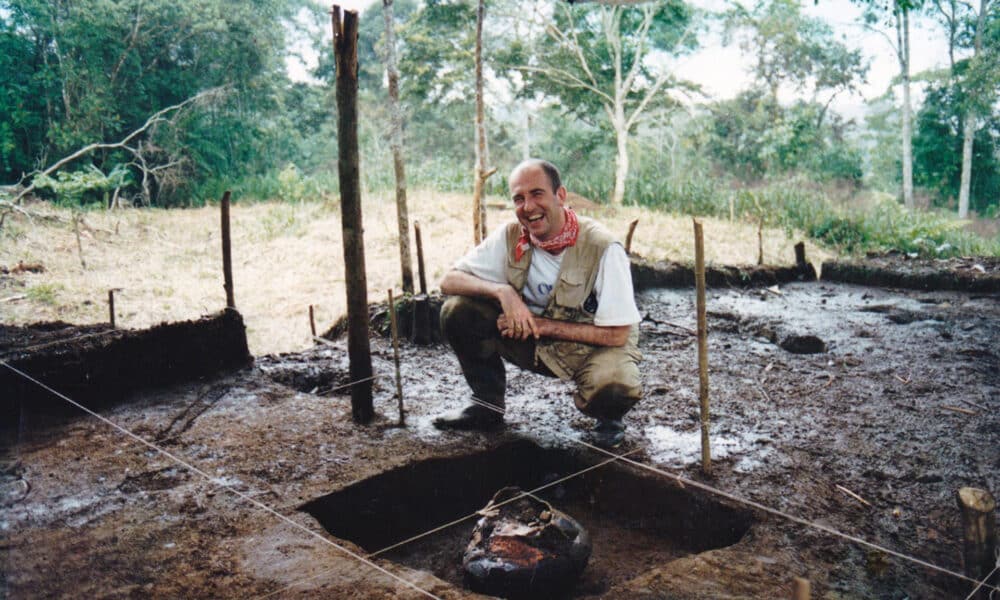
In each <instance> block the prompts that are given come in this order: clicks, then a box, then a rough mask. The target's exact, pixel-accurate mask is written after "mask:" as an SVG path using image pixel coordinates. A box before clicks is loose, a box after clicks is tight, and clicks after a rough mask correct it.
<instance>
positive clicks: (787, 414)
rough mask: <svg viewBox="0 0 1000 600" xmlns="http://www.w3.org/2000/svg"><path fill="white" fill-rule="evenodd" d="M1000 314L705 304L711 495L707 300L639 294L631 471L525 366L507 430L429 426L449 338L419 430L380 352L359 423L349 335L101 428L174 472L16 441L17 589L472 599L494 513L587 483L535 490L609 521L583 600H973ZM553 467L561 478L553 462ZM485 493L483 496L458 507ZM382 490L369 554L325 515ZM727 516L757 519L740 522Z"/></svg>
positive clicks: (869, 295)
mask: <svg viewBox="0 0 1000 600" xmlns="http://www.w3.org/2000/svg"><path fill="white" fill-rule="evenodd" d="M998 300H1000V296H997V295H996V294H992V293H981V292H963V291H912V290H902V289H895V290H889V289H878V288H867V287H861V286H857V285H853V284H843V283H831V282H825V281H819V282H797V283H790V284H786V285H782V286H780V287H771V288H768V289H735V288H733V289H715V290H709V294H708V326H709V362H710V365H711V375H710V392H711V403H712V405H711V413H712V415H711V426H710V432H711V443H712V456H713V461H712V473H711V475H710V476H709V475H705V474H703V473H702V471H701V468H700V456H701V451H700V445H699V444H700V442H699V440H700V433H699V431H700V426H699V416H698V372H697V359H696V342H695V337H694V336H693V334H692V331H693V330H694V329H695V320H694V313H695V310H694V292H693V290H690V289H658V290H646V291H643V292H641V293H640V294H639V303H640V310H641V312H642V314H643V315H644V319H643V321H642V324H641V342H640V347H641V349H642V350H643V352H644V355H645V359H644V363H643V377H644V385H645V399H644V400H643V401H642V402H641V403H640V404H639V405H637V406H636V408H635V409H634V410H633V411H632V412H630V413H629V414H628V415H627V417H626V420H625V422H626V425H627V434H628V438H627V441H626V444H625V445H624V446H623V447H622V448H620V449H619V450H617V451H616V452H619V453H629V454H628V456H627V461H628V462H626V461H624V460H623V461H619V463H618V464H606V465H600V463H601V462H603V461H605V460H607V459H608V456H607V455H606V454H603V453H600V452H597V451H596V450H594V449H592V448H590V447H587V446H585V445H584V444H582V443H581V441H582V440H584V439H585V435H586V433H587V431H588V430H589V429H590V427H592V425H593V422H592V420H590V419H588V418H586V417H584V416H582V415H581V414H580V413H578V412H577V411H576V410H575V408H574V407H573V403H572V400H571V392H572V389H571V387H570V385H569V384H567V383H565V382H559V381H557V380H554V379H547V378H545V377H543V376H540V375H536V374H533V373H528V372H523V371H520V370H518V369H517V368H514V367H511V368H510V369H509V371H508V385H509V394H508V413H507V427H506V429H505V430H503V431H500V432H496V433H488V434H481V433H455V432H450V433H443V432H439V431H437V430H436V429H434V428H433V426H432V425H431V420H432V419H433V418H434V417H435V416H436V415H438V414H439V413H441V412H443V411H445V410H450V409H454V408H459V407H461V406H463V404H464V402H465V400H466V397H467V390H466V386H465V383H464V381H463V380H462V377H461V375H460V373H459V369H458V364H457V361H456V360H455V358H454V357H453V355H452V354H451V353H450V351H449V349H448V348H447V347H446V346H444V345H441V344H434V345H430V346H415V345H412V344H410V343H407V342H404V343H403V344H402V345H401V347H400V361H401V366H400V370H401V374H402V389H403V395H404V400H405V404H406V411H407V412H406V425H405V427H399V426H398V425H397V419H398V414H397V400H396V398H395V390H396V385H395V381H394V372H395V370H394V364H393V350H392V345H391V343H390V342H389V341H388V340H387V339H385V338H383V337H375V338H373V340H372V349H373V357H372V360H373V365H374V371H375V373H376V374H377V376H378V379H377V380H376V385H375V388H374V393H375V408H376V412H377V417H376V420H375V422H374V423H372V424H370V425H366V426H359V425H356V424H354V423H352V422H351V420H350V414H351V410H350V397H349V389H347V388H344V387H342V386H343V385H344V384H346V383H348V381H347V379H348V378H347V367H348V359H347V356H346V341H344V340H338V341H334V342H331V343H330V344H324V345H320V346H317V347H315V348H313V349H310V350H308V351H305V352H301V353H295V354H287V355H277V356H265V357H260V358H258V359H257V360H256V361H255V363H254V365H253V366H251V367H247V368H244V369H242V370H239V371H236V372H231V373H228V374H225V375H222V376H216V377H211V378H207V379H204V380H199V381H193V382H190V383H185V384H181V385H176V386H172V387H169V388H159V389H155V390H151V391H144V392H138V393H134V394H132V396H131V397H130V398H129V402H128V403H126V404H121V405H118V406H115V407H113V408H110V409H107V410H105V411H104V412H103V413H102V415H103V416H104V417H106V418H107V419H109V420H110V421H113V422H114V423H116V424H117V425H119V426H121V427H122V428H124V429H127V430H128V431H130V432H132V433H134V434H135V435H137V436H139V437H141V438H142V439H144V440H146V441H148V442H150V443H152V444H155V445H156V446H158V447H159V448H161V449H162V450H163V452H161V451H157V450H154V449H153V448H152V447H150V446H147V445H143V444H141V443H139V442H138V441H136V440H135V439H133V438H130V437H128V436H127V435H125V434H123V433H122V432H121V431H119V430H117V429H115V428H113V427H112V426H111V425H109V424H108V423H105V422H102V421H99V420H98V419H96V418H94V417H90V416H81V417H80V418H79V419H76V420H73V421H70V422H69V423H65V422H64V423H61V424H57V425H52V426H48V427H46V426H42V425H39V424H37V423H19V424H15V427H14V428H13V429H12V430H10V431H9V432H8V433H7V434H6V438H5V439H6V440H8V442H10V443H9V444H8V445H7V446H5V448H4V449H5V453H6V457H5V458H6V461H5V463H4V464H3V465H2V469H3V470H2V473H0V506H2V509H0V531H2V532H3V535H2V537H0V544H2V552H0V560H2V561H3V563H2V568H0V578H2V579H0V593H2V594H6V595H7V596H9V597H12V598H25V597H108V598H125V597H143V598H147V597H157V598H179V597H186V598H196V597H227V598H228V597H241V598H243V597H292V598H296V597H328V598H372V599H374V598H419V597H441V598H465V597H474V595H473V594H471V593H470V592H468V591H466V590H464V589H463V588H462V587H461V585H462V582H461V576H460V574H459V573H458V569H460V565H461V555H462V552H463V551H464V549H465V544H466V543H467V541H468V535H469V534H470V533H471V531H472V528H473V526H474V524H475V520H476V519H477V518H478V516H477V515H475V512H474V511H475V510H476V509H477V508H481V507H482V506H484V505H485V504H486V502H487V501H488V500H489V498H490V497H491V496H492V495H493V493H495V491H496V490H497V489H499V488H500V487H502V486H503V485H507V484H511V483H516V484H521V487H522V488H524V489H532V488H530V487H528V486H527V485H524V484H532V483H535V484H537V485H538V486H542V485H547V484H550V483H552V482H553V481H555V480H556V479H558V478H561V477H566V476H569V475H572V474H573V473H575V472H577V471H579V470H581V469H584V468H592V469H591V470H590V471H588V472H587V474H586V475H585V476H580V477H578V478H572V479H569V480H567V482H566V483H565V484H560V485H561V486H563V487H560V486H550V487H548V488H546V490H544V492H542V491H540V492H539V493H540V494H542V495H544V496H545V499H546V500H547V501H549V502H552V503H553V506H555V507H556V508H558V509H559V510H563V511H565V512H567V513H568V514H570V515H571V516H573V517H574V518H575V519H577V520H578V521H580V522H581V523H582V524H583V525H584V526H585V527H593V529H594V542H595V547H594V552H593V556H592V563H591V565H590V566H588V570H587V571H585V572H584V575H583V577H582V578H581V580H580V582H579V583H578V584H577V586H575V587H574V588H573V589H567V590H566V591H565V597H568V598H616V599H617V598H778V597H789V594H790V589H791V584H792V578H793V577H795V576H800V577H805V578H807V579H809V580H810V581H811V582H812V590H813V597H814V598H829V599H837V598H895V599H900V600H902V599H903V598H911V599H912V598H956V597H957V598H962V597H965V595H966V594H967V593H968V591H969V589H970V587H969V586H968V584H967V583H966V582H964V581H963V580H961V579H959V578H957V577H955V576H954V575H951V574H948V573H945V572H944V571H943V570H946V571H953V572H961V570H962V564H961V544H960V515H959V511H958V509H957V507H956V503H955V492H956V491H957V490H958V489H959V488H961V487H963V486H974V487H980V488H984V489H987V490H991V491H992V492H993V493H994V494H996V493H997V492H998V491H1000V485H998V483H1000V481H998V473H1000V419H998V418H997V413H998V410H1000V368H998V367H1000V302H998ZM0 368H2V366H0ZM8 425H11V424H8ZM512 444H513V446H512ZM511 447H517V448H521V450H519V452H522V451H523V452H528V451H529V450H530V452H537V453H541V454H530V453H529V454H527V455H525V454H516V453H515V454H504V453H505V452H511V451H510V450H509V448H511ZM505 449H508V450H505ZM525 449H527V450H525ZM532 449H535V450H532ZM165 452H169V455H168V454H165ZM491 452H492V454H490V453H491ZM552 452H555V453H559V454H558V456H559V457H561V458H559V459H558V460H552V461H548V459H542V458H537V457H542V456H549V454H546V453H552ZM478 456H485V457H487V458H483V460H484V461H486V462H482V463H480V462H476V461H477V460H479V459H477V458H475V457H478ZM449 461H457V462H449ZM181 463H184V464H181ZM532 464H537V465H543V464H544V468H542V467H539V469H540V470H537V472H533V473H534V474H533V475H532V476H531V477H528V476H525V480H524V481H510V482H507V481H505V482H503V483H502V484H497V485H495V487H490V486H492V485H493V484H494V483H497V482H495V481H494V480H493V479H490V478H489V477H488V475H489V474H490V473H493V474H496V473H497V472H501V471H503V469H511V473H514V472H515V471H516V469H515V468H514V465H532ZM599 465H600V466H599ZM191 467H194V468H195V469H197V470H193V469H192V468H191ZM518 468H520V467H518ZM503 472H505V471H503ZM376 477H389V479H387V480H382V481H383V482H384V481H389V482H390V483H392V482H393V481H395V482H396V483H395V484H392V485H383V484H380V483H378V482H379V481H380V480H378V479H373V478H376ZM511 477H515V475H511ZM518 477H520V476H519V475H518ZM393 478H395V479H393ZM369 480H370V481H369ZM467 481H474V482H479V483H480V484H481V485H482V487H483V497H482V498H481V499H479V500H477V499H476V498H475V497H471V496H475V495H476V494H471V496H470V497H468V498H467V497H466V496H463V493H462V490H469V489H474V486H472V487H470V484H467V483H464V482H467ZM484 481H485V482H487V483H488V484H489V485H487V484H485V483H482V482H484ZM574 481H576V482H579V483H578V484H572V483H571V482H574ZM574 485H575V487H574ZM356 486H360V487H356ZM365 487H367V488H370V489H373V490H376V492H377V493H374V494H370V495H368V496H358V497H357V498H356V499H355V500H352V501H351V502H346V503H344V504H341V505H338V510H337V514H338V515H339V517H338V518H339V520H340V521H339V522H341V523H342V522H344V521H347V522H349V523H350V524H351V527H352V528H353V529H352V531H355V532H360V533H356V534H352V535H353V536H354V539H348V538H347V536H346V534H341V535H345V537H339V536H337V535H334V534H331V533H329V532H328V531H327V530H326V529H325V528H324V523H323V522H321V519H318V518H316V517H315V516H314V514H313V513H311V512H307V510H306V508H307V507H310V506H312V507H315V506H316V502H317V501H319V500H320V499H323V498H325V497H328V496H329V495H331V494H335V493H338V492H345V491H346V490H354V489H357V490H362V489H363V488H365ZM487 488H489V489H488V491H486V490H487ZM706 488H711V490H713V491H706ZM714 490H718V491H714ZM459 497H461V498H462V502H458V501H457V500H456V498H459ZM561 501H563V504H562V505H560V502H561ZM744 501H750V502H753V503H757V505H756V506H748V505H746V504H745V503H744ZM463 503H465V504H463ZM466 504H467V505H466ZM408 506H409V507H419V509H418V510H410V512H406V513H401V512H400V511H403V510H404V508H405V507H408ZM761 506H763V507H767V508H768V509H769V510H763V509H762V508H761ZM434 507H437V508H438V509H441V510H438V509H435V508H434ZM442 507H443V508H447V509H448V510H443V508H442ZM643 507H645V508H643ZM452 510H454V511H455V512H454V513H453V514H450V515H447V516H446V515H445V513H449V512H450V511H452ZM643 510H645V512H643ZM776 512H781V513H785V514H787V515H789V516H791V517H793V518H788V517H786V516H779V515H777V514H776ZM399 514H404V516H405V518H403V519H400V520H394V519H396V516H398V515H399ZM720 515H721V516H720ZM724 515H737V517H738V518H737V517H732V519H733V520H732V525H726V526H724V527H720V526H718V523H719V522H723V521H719V519H721V518H722V516H724ZM461 517H469V518H467V519H465V520H461V521H460V522H458V523H456V524H454V525H452V526H450V527H448V528H445V529H443V530H442V531H441V532H439V533H438V534H435V536H430V537H427V538H422V539H421V540H420V541H418V542H412V543H411V544H412V545H410V544H407V545H403V546H400V547H398V548H395V549H393V550H391V551H388V552H386V553H380V552H379V550H382V549H384V548H386V545H387V541H388V540H389V539H392V540H395V541H402V540H405V539H406V538H407V537H409V536H410V535H413V532H417V533H420V532H424V531H427V530H430V529H431V528H433V527H436V526H438V525H442V524H443V523H445V522H450V521H458V520H459V519H460V518H461ZM725 518H730V517H725ZM324 520H326V521H329V520H330V519H329V518H327V517H324ZM386 523H401V524H400V525H392V526H385V524H386ZM726 523H729V521H726ZM404 524H405V527H404ZM737 524H739V527H737ZM327 525H329V523H327ZM380 528H381V529H380ZM375 530H377V531H379V532H380V533H379V535H374V534H372V533H371V531H375ZM720 530H724V531H720ZM831 530H835V531H837V532H841V533H842V534H844V535H846V536H851V537H853V538H859V539H862V540H866V541H867V542H870V543H871V544H874V545H877V546H879V547H882V548H884V549H889V550H891V551H892V552H893V553H899V554H903V555H907V556H911V557H913V558H915V559H919V560H920V561H924V563H929V564H930V565H936V566H938V567H940V569H943V570H936V569H932V568H929V567H928V566H926V564H925V565H918V564H916V563H914V562H911V561H908V560H904V559H902V558H900V557H898V556H896V555H894V554H890V553H886V552H884V551H882V550H880V549H878V548H876V547H873V546H867V545H864V544H862V543H859V542H858V541H857V540H853V541H852V540H847V539H844V538H843V537H838V536H836V535H833V534H831V533H830V531H831ZM366 532H367V533H366ZM726 532H735V533H736V534H737V535H735V536H734V537H735V539H728V538H727V536H726V535H725V533H726ZM386 536H388V537H386ZM372 540H377V544H376V543H375V542H373V541H372ZM376 546H378V547H376ZM373 553H374V554H377V556H374V557H372V558H370V559H364V560H362V559H361V558H360V557H364V556H366V555H368V554H373ZM366 561H367V562H366ZM418 588H419V589H418Z"/></svg>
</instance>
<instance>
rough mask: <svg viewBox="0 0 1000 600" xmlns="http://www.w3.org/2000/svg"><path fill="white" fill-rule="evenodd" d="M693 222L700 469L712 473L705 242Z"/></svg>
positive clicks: (698, 227)
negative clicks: (709, 434)
mask: <svg viewBox="0 0 1000 600" xmlns="http://www.w3.org/2000/svg"><path fill="white" fill-rule="evenodd" d="M693 221H694V283H695V290H696V293H695V297H696V304H697V312H698V399H699V400H700V402H701V468H702V470H703V471H704V472H705V474H710V473H711V472H712V452H711V449H710V447H709V440H708V423H709V416H708V324H707V320H706V318H705V240H704V235H703V234H702V229H701V221H699V220H698V219H693Z"/></svg>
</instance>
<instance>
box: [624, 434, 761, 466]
mask: <svg viewBox="0 0 1000 600" xmlns="http://www.w3.org/2000/svg"><path fill="white" fill-rule="evenodd" d="M644 433H645V435H646V438H647V439H648V440H649V448H650V452H649V454H650V457H651V458H652V459H653V461H655V462H657V463H659V464H663V465H667V466H671V467H686V466H688V465H691V464H698V463H700V462H701V431H700V430H698V429H695V430H692V431H678V430H676V429H674V428H672V427H667V426H665V425H656V426H653V427H647V428H646V429H645V430H644ZM771 441H772V439H771V437H770V436H768V435H766V434H762V433H757V432H753V431H746V432H743V433H738V434H735V435H722V434H720V433H718V431H717V430H716V431H715V432H713V431H712V428H711V427H710V428H709V447H710V448H711V452H712V459H713V460H722V459H725V458H729V457H737V458H738V460H737V461H736V463H735V464H734V466H733V469H734V470H735V471H737V472H739V473H747V472H750V471H753V470H755V469H757V468H759V467H760V466H761V465H762V461H763V460H764V459H765V458H767V456H769V455H770V454H771V453H772V452H773V450H772V449H771V447H770V445H769V443H770V442H771Z"/></svg>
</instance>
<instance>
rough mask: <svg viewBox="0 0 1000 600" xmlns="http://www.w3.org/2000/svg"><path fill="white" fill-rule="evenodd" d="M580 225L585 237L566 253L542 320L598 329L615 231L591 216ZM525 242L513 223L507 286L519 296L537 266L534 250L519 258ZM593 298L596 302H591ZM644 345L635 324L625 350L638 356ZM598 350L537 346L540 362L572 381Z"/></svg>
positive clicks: (558, 343) (551, 343) (549, 342)
mask: <svg viewBox="0 0 1000 600" xmlns="http://www.w3.org/2000/svg"><path fill="white" fill-rule="evenodd" d="M577 220H578V221H579V223H580V234H579V236H578V237H577V238H576V243H575V244H573V245H572V246H570V247H568V248H566V249H565V250H563V259H562V263H561V264H560V266H559V278H558V280H557V281H556V283H555V286H554V288H553V289H552V294H551V295H550V296H549V303H548V305H547V306H546V307H545V310H544V311H543V312H542V316H543V317H547V318H550V319H557V320H559V321H572V322H575V323H586V324H588V325H593V324H594V313H595V312H596V311H597V302H596V295H594V283H595V282H596V281H597V270H598V268H599V267H600V264H601V257H602V256H604V251H605V250H607V249H608V246H610V245H611V244H612V243H613V242H614V241H615V239H614V237H613V236H612V235H611V232H609V231H608V230H607V229H605V228H604V226H603V225H601V224H600V223H598V222H597V221H594V220H593V219H589V218H587V217H577ZM520 237H521V225H520V223H517V222H514V223H510V224H508V225H507V268H506V276H507V283H509V284H510V285H511V287H513V288H514V289H515V290H517V291H518V292H519V293H520V292H521V291H522V290H523V289H524V285H525V283H526V282H527V281H528V267H529V266H531V256H532V253H533V252H534V246H529V247H528V249H527V250H526V251H525V252H524V254H523V255H522V256H521V260H517V259H516V258H515V255H514V251H515V248H516V247H517V240H518V239H519V238H520ZM591 295H594V297H593V298H591ZM588 299H590V301H589V302H588ZM638 340H639V332H638V328H637V327H636V326H634V325H633V326H632V333H631V334H630V335H629V338H628V341H627V342H626V343H625V348H624V350H626V351H628V352H637V349H636V345H637V344H638ZM593 350H594V346H591V345H589V344H583V343H579V342H567V341H562V340H554V339H545V338H543V339H541V340H539V341H538V344H536V346H535V362H536V363H537V362H538V361H539V360H541V361H542V362H543V363H544V364H545V366H547V367H548V368H549V370H551V371H552V372H553V373H555V374H556V375H558V376H559V377H560V378H562V379H572V378H573V373H575V372H576V371H577V370H578V369H579V368H580V367H581V366H583V363H584V361H585V360H586V358H587V357H588V356H589V355H590V353H591V352H593Z"/></svg>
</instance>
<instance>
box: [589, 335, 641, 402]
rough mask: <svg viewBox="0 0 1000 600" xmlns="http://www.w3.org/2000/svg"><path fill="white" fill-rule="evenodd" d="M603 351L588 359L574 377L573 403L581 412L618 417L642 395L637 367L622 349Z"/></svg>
mask: <svg viewBox="0 0 1000 600" xmlns="http://www.w3.org/2000/svg"><path fill="white" fill-rule="evenodd" d="M614 350H617V349H614ZM598 352H600V351H598ZM607 354H609V356H598V357H595V360H591V361H589V362H588V364H587V365H585V366H584V368H583V369H581V370H580V372H578V373H577V374H576V376H575V377H574V379H576V383H577V393H576V397H575V403H576V407H577V408H578V409H579V410H580V412H582V413H584V414H585V415H588V416H591V417H595V418H599V419H620V418H621V417H622V415H624V414H625V413H626V412H628V410H629V409H630V408H632V406H634V405H635V403H636V402H638V401H639V400H640V399H641V398H642V384H641V383H640V380H639V366H638V365H637V364H636V362H635V360H633V359H632V358H631V357H629V356H628V355H627V354H625V353H624V352H608V353H607Z"/></svg>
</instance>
